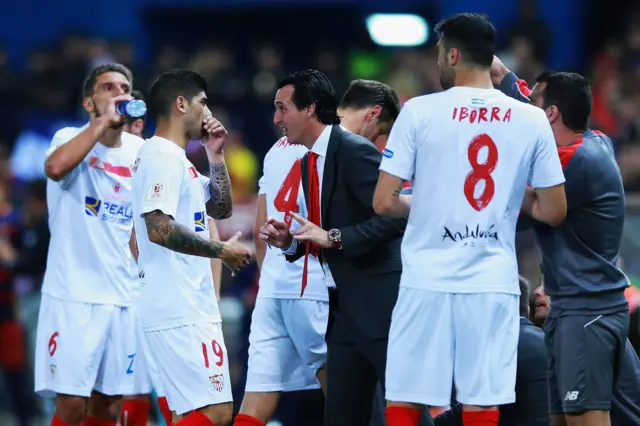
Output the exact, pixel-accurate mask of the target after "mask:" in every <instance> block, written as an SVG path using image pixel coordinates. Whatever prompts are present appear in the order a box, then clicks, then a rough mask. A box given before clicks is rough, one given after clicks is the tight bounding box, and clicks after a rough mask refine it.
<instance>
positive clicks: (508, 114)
mask: <svg viewBox="0 0 640 426" xmlns="http://www.w3.org/2000/svg"><path fill="white" fill-rule="evenodd" d="M502 121H504V122H505V123H510V122H511V108H509V109H508V110H507V113H506V114H505V115H504V118H503V119H502Z"/></svg>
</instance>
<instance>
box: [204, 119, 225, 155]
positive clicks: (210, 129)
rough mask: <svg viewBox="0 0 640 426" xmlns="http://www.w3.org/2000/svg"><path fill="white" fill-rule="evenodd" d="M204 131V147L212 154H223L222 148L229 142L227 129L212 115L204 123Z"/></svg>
mask: <svg viewBox="0 0 640 426" xmlns="http://www.w3.org/2000/svg"><path fill="white" fill-rule="evenodd" d="M202 129H203V131H204V137H203V138H202V141H201V143H202V145H203V146H204V147H205V149H206V150H207V151H209V152H210V153H211V154H220V153H222V148H224V144H225V142H226V141H227V135H228V134H229V132H227V129H225V128H224V126H223V125H222V123H221V122H219V121H218V120H217V119H215V118H214V117H213V116H212V115H206V116H205V117H204V121H203V122H202Z"/></svg>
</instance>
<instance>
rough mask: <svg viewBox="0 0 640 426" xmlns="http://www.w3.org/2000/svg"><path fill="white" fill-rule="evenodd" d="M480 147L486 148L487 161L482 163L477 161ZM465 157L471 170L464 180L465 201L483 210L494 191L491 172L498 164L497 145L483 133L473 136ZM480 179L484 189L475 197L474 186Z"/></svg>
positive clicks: (491, 198) (494, 185)
mask: <svg viewBox="0 0 640 426" xmlns="http://www.w3.org/2000/svg"><path fill="white" fill-rule="evenodd" d="M482 148H487V149H488V152H487V161H485V162H484V163H483V164H480V163H478V155H479V153H480V150H481V149H482ZM467 157H468V158H469V163H470V164H471V172H470V173H469V174H468V175H467V178H466V179H465V180H464V196H465V197H466V198H467V201H468V202H469V204H470V205H471V207H473V208H474V209H475V210H477V211H482V210H484V209H485V208H486V207H487V206H488V205H489V203H490V202H491V200H493V196H494V195H495V193H496V183H495V182H494V180H493V177H492V176H491V173H493V171H494V170H495V169H496V165H497V164H498V147H497V146H496V143H495V142H494V141H493V139H491V137H490V136H489V135H487V134H485V133H483V134H481V135H478V136H476V137H475V138H473V140H472V141H471V143H470V144H469V148H468V149H467ZM480 181H484V189H483V190H482V193H481V194H480V196H479V197H478V198H476V195H475V192H476V186H477V185H478V183H480Z"/></svg>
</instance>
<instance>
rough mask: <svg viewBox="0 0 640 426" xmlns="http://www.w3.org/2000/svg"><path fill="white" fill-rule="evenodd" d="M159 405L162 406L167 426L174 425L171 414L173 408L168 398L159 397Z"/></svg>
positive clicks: (161, 409) (161, 410)
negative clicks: (170, 406)
mask: <svg viewBox="0 0 640 426" xmlns="http://www.w3.org/2000/svg"><path fill="white" fill-rule="evenodd" d="M158 405H159V406H160V412H161V413H162V417H164V422H165V423H166V424H167V426H171V425H172V424H173V423H172V421H173V415H172V414H171V408H169V402H168V401H167V398H166V397H164V396H159V397H158Z"/></svg>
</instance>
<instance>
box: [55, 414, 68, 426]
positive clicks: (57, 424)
mask: <svg viewBox="0 0 640 426" xmlns="http://www.w3.org/2000/svg"><path fill="white" fill-rule="evenodd" d="M51 426H71V425H70V424H69V423H67V422H64V421H62V420H60V417H58V416H56V415H55V414H54V415H53V419H51Z"/></svg>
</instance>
